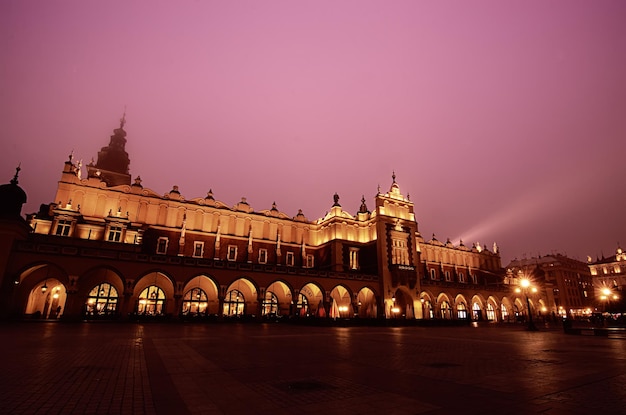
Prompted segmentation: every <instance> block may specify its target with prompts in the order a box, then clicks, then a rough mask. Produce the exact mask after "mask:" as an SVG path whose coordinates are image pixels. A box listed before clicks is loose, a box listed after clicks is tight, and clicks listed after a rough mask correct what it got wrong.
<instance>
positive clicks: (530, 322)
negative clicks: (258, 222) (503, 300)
mask: <svg viewBox="0 0 626 415" xmlns="http://www.w3.org/2000/svg"><path fill="white" fill-rule="evenodd" d="M520 285H521V286H522V289H519V288H517V289H516V290H515V291H516V292H518V293H519V292H522V291H523V292H524V296H525V297H526V307H527V308H528V327H527V328H526V330H528V331H537V327H536V326H535V322H534V321H533V313H532V311H531V309H530V299H529V298H528V291H529V290H530V292H532V293H536V292H537V288H536V287H533V286H531V284H530V281H529V280H528V279H526V278H522V279H521V280H520Z"/></svg>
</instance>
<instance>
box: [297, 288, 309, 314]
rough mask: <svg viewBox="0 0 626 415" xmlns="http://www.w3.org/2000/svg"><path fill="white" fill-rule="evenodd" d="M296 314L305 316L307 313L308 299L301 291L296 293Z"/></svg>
mask: <svg viewBox="0 0 626 415" xmlns="http://www.w3.org/2000/svg"><path fill="white" fill-rule="evenodd" d="M296 310H297V313H298V316H300V317H305V316H306V315H307V314H309V299H308V298H306V296H305V295H304V294H302V293H300V294H298V302H297V303H296Z"/></svg>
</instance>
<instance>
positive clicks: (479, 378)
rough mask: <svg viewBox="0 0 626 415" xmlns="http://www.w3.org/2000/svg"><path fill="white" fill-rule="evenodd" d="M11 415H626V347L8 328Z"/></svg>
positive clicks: (2, 407)
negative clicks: (594, 414)
mask: <svg viewBox="0 0 626 415" xmlns="http://www.w3.org/2000/svg"><path fill="white" fill-rule="evenodd" d="M0 336H1V338H2V342H1V343H2V344H1V346H0V347H1V349H2V365H1V368H0V373H1V377H0V413H3V414H16V415H18V414H118V413H119V414H293V413H300V414H372V415H373V414H450V413H462V414H464V415H467V414H519V413H541V414H589V413H605V414H626V339H614V338H606V337H593V336H571V335H566V334H564V333H563V332H562V331H558V330H542V331H539V332H527V331H524V330H523V328H522V327H520V326H512V327H495V326H488V325H485V326H479V327H456V328H452V327H450V328H442V327H438V328H426V327H397V328H394V327H349V328H345V327H343V328H342V327H310V326H294V325H285V324H217V323H214V324H185V323H180V324H155V323H148V324H131V323H128V324H112V323H82V324H65V323H12V324H3V325H0Z"/></svg>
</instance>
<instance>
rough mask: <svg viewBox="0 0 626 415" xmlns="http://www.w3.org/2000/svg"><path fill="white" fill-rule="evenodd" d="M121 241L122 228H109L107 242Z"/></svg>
mask: <svg viewBox="0 0 626 415" xmlns="http://www.w3.org/2000/svg"><path fill="white" fill-rule="evenodd" d="M121 239H122V227H121V226H111V227H110V228H109V236H108V238H107V240H108V241H109V242H119V241H120V240H121Z"/></svg>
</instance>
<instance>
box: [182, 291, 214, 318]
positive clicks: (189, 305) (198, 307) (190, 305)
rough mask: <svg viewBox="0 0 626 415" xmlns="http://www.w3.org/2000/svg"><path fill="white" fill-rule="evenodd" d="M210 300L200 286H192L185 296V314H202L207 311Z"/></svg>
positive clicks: (183, 311)
mask: <svg viewBox="0 0 626 415" xmlns="http://www.w3.org/2000/svg"><path fill="white" fill-rule="evenodd" d="M208 304H209V300H208V298H207V295H206V293H205V292H204V290H203V289H202V288H200V287H195V288H192V289H191V290H189V291H187V292H186V293H185V295H184V296H183V309H182V313H183V315H189V314H191V315H200V314H203V313H204V314H206V313H207V305H208Z"/></svg>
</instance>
